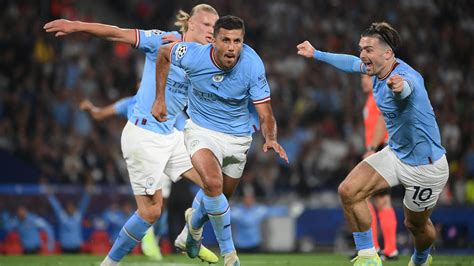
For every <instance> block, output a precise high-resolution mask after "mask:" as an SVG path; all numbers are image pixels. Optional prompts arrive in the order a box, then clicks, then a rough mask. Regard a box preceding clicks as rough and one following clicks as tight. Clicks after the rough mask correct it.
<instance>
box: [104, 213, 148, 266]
mask: <svg viewBox="0 0 474 266" xmlns="http://www.w3.org/2000/svg"><path fill="white" fill-rule="evenodd" d="M150 226H151V224H149V223H147V222H146V221H145V220H143V219H142V218H141V217H140V216H139V215H138V214H137V213H136V212H135V213H134V214H133V215H132V216H131V217H130V218H129V219H128V221H127V222H126V223H125V225H124V226H123V227H122V230H120V233H119V236H118V237H117V239H116V240H115V242H114V245H113V246H112V249H110V251H109V254H108V256H109V258H111V259H112V260H113V261H116V262H119V261H121V260H122V259H123V257H125V255H127V254H128V253H129V252H130V251H132V249H133V248H134V247H135V246H136V245H137V244H138V243H139V242H140V241H141V240H142V238H143V236H144V235H145V233H146V231H147V230H148V228H150Z"/></svg>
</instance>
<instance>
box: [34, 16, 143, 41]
mask: <svg viewBox="0 0 474 266" xmlns="http://www.w3.org/2000/svg"><path fill="white" fill-rule="evenodd" d="M43 29H44V30H45V31H46V32H53V33H56V34H55V36H56V37H60V36H64V35H68V34H70V33H73V32H85V33H89V34H92V35H94V36H96V37H100V38H104V39H106V40H109V41H114V42H123V43H128V44H130V45H135V44H136V40H137V37H136V34H137V33H136V31H135V30H134V29H122V28H119V27H117V26H113V25H107V24H101V23H87V22H82V21H70V20H67V19H57V20H54V21H51V22H48V23H46V24H45V25H44V27H43Z"/></svg>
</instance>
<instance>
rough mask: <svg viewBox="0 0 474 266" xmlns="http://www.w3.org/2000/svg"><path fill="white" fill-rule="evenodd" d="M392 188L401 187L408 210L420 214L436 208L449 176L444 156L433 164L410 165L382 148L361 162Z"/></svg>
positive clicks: (388, 149) (387, 149)
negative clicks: (370, 167) (369, 166)
mask: <svg viewBox="0 0 474 266" xmlns="http://www.w3.org/2000/svg"><path fill="white" fill-rule="evenodd" d="M364 161H365V162H367V163H368V164H369V165H371V166H372V167H373V168H374V169H375V170H376V171H377V172H378V173H379V174H380V175H381V176H382V177H383V178H384V179H385V180H386V181H387V182H388V184H389V185H390V186H391V187H393V186H396V185H399V184H402V185H403V186H404V187H405V196H404V198H403V204H404V205H405V206H406V207H407V208H408V209H409V210H411V211H414V212H422V211H425V210H427V209H431V208H433V207H434V206H435V205H436V202H437V201H438V198H439V194H440V193H441V191H442V190H443V188H444V186H445V185H446V182H447V181H448V177H449V166H448V161H447V160H446V155H443V157H441V158H440V159H438V160H437V161H435V162H433V164H426V165H419V166H412V165H408V164H405V163H403V162H402V161H401V160H400V159H398V157H397V155H396V154H395V153H394V152H393V151H392V149H390V147H389V146H386V147H385V148H383V149H382V150H381V151H379V152H377V153H374V154H372V155H371V156H369V157H367V158H365V159H364Z"/></svg>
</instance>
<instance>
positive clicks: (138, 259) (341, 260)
mask: <svg viewBox="0 0 474 266" xmlns="http://www.w3.org/2000/svg"><path fill="white" fill-rule="evenodd" d="M239 257H240V262H241V264H242V265H244V266H246V265H249V266H253V265H256V266H258V265H261V266H266V265H270V266H290V265H291V266H293V265H294V266H304V265H318V266H319V265H321V266H324V265H335V266H336V265H337V266H340V265H352V264H351V263H350V262H349V260H348V258H347V257H346V256H343V255H332V254H278V255H277V254H257V255H243V254H241V255H239ZM433 258H434V260H433V265H432V266H441V265H452V266H465V265H466V266H467V265H469V266H474V256H438V255H435V256H434V257H433ZM102 259H103V257H102V256H89V255H60V256H33V255H30V256H0V265H1V266H3V265H25V266H26V265H28V266H29V265H48V266H49V265H65V266H66V265H67V266H76V265H77V266H79V265H99V263H100V261H101V260H102ZM407 264H408V257H407V256H402V257H401V258H400V260H398V261H389V262H385V263H384V265H387V266H398V265H403V266H406V265H407ZM121 265H123V266H127V265H130V266H133V265H137V266H158V265H163V266H191V265H207V264H205V263H202V262H200V261H199V260H192V259H189V258H187V257H186V256H185V255H169V256H166V257H165V258H164V259H163V261H160V262H155V261H150V260H148V259H147V258H146V257H144V256H127V257H126V258H125V259H124V261H123V262H122V263H121ZM217 265H219V266H220V265H223V261H222V260H220V261H219V263H218V264H217Z"/></svg>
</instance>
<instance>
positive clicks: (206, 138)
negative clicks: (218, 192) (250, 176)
mask: <svg viewBox="0 0 474 266" xmlns="http://www.w3.org/2000/svg"><path fill="white" fill-rule="evenodd" d="M184 143H185V144H186V149H187V150H188V153H189V154H190V155H191V157H192V156H193V155H194V153H195V152H196V151H198V150H200V149H209V150H211V151H212V152H213V153H214V155H215V156H216V158H217V159H218V160H219V163H220V165H221V167H222V173H224V174H225V175H227V176H229V177H232V178H240V177H241V176H242V173H243V171H244V167H245V163H246V162H247V152H248V150H249V148H250V144H252V136H233V135H229V134H225V133H221V132H217V131H214V130H210V129H207V128H203V127H200V126H198V125H196V124H195V123H193V122H192V121H191V119H188V121H187V122H186V126H185V127H184Z"/></svg>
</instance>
